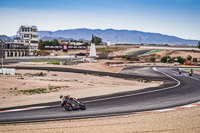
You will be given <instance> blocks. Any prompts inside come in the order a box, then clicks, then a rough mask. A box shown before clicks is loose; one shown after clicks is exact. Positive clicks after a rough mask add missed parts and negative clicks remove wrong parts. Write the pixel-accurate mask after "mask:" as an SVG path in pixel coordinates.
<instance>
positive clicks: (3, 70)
mask: <svg viewBox="0 0 200 133" xmlns="http://www.w3.org/2000/svg"><path fill="white" fill-rule="evenodd" d="M0 74H3V75H15V69H13V68H1V69H0Z"/></svg>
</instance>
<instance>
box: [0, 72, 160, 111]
mask: <svg viewBox="0 0 200 133" xmlns="http://www.w3.org/2000/svg"><path fill="white" fill-rule="evenodd" d="M40 72H43V73H45V74H47V75H46V76H30V75H27V76H26V74H27V73H29V74H35V73H40ZM16 73H17V75H15V76H11V75H0V84H1V86H0V90H1V93H0V103H1V108H4V107H11V106H19V105H28V104H36V103H46V102H53V101H58V100H59V96H60V94H63V95H71V96H73V97H76V98H83V97H90V96H99V95H106V94H112V93H118V92H124V91H132V90H138V89H144V88H148V87H154V86H159V85H160V84H162V83H161V82H151V83H142V82H138V81H136V80H127V79H120V78H112V77H108V76H99V75H96V76H95V75H88V74H76V73H66V72H65V73H64V72H51V71H41V70H40V71H38V70H17V71H16ZM49 86H54V87H59V89H58V90H55V92H47V93H42V94H30V93H28V94H23V93H22V92H21V90H30V89H37V88H46V89H47V90H48V88H49ZM10 99H12V100H14V101H15V102H14V103H10V102H8V100H10Z"/></svg>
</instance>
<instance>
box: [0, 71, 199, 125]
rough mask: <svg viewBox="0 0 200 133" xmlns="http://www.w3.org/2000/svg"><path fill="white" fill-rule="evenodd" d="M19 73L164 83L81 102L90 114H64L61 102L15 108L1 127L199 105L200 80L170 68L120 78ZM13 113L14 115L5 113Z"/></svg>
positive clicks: (124, 74) (2, 117)
mask: <svg viewBox="0 0 200 133" xmlns="http://www.w3.org/2000/svg"><path fill="white" fill-rule="evenodd" d="M16 69H37V70H51V71H62V72H76V73H89V74H99V75H104V76H112V77H119V78H134V79H135V78H142V79H146V80H159V81H164V84H162V85H161V86H159V87H153V88H147V89H143V90H137V91H130V92H123V93H116V94H112V95H105V96H99V97H89V98H83V99H79V100H80V101H83V102H85V103H86V106H87V110H85V111H82V110H78V111H68V112H67V111H65V110H62V109H61V108H60V106H59V104H60V102H54V103H44V104H38V105H30V106H31V107H38V108H40V109H33V110H26V111H18V110H16V109H19V108H27V107H30V106H21V107H15V108H6V109H5V108H4V109H0V112H2V113H0V123H19V122H34V121H47V120H64V119H76V118H88V117H100V116H111V115H121V114H129V113H136V112H143V111H150V110H158V109H166V108H172V107H177V106H182V105H186V104H190V103H194V102H198V101H200V88H199V86H200V76H199V75H195V74H194V75H193V76H192V77H189V76H188V74H187V73H185V72H183V73H182V75H179V74H178V69H177V68H169V67H130V68H126V69H123V70H122V71H121V73H120V74H116V73H107V72H98V71H87V70H77V69H68V68H49V67H37V68H35V67H26V68H25V67H17V68H16ZM5 110H14V112H3V111H5Z"/></svg>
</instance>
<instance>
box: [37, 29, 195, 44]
mask: <svg viewBox="0 0 200 133" xmlns="http://www.w3.org/2000/svg"><path fill="white" fill-rule="evenodd" d="M38 34H39V39H42V40H43V39H44V40H45V38H46V40H48V39H47V38H48V37H50V34H51V37H50V38H55V39H56V38H57V39H58V38H60V39H62V40H68V39H69V38H70V39H71V38H72V39H75V40H79V39H84V40H91V38H92V34H94V35H95V36H98V37H100V38H102V41H103V42H107V40H110V41H111V42H112V43H119V44H122V43H123V44H124V43H127V44H140V43H145V44H169V45H189V46H191V45H193V46H196V45H197V43H198V40H187V39H182V38H178V37H175V36H168V35H163V34H159V33H149V32H142V31H136V30H114V29H106V30H101V29H94V30H93V29H86V28H82V29H69V30H57V31H54V32H52V31H38Z"/></svg>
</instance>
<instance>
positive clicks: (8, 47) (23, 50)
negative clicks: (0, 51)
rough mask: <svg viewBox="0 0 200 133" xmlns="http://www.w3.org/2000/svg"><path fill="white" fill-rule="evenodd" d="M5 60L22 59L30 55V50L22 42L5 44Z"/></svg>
mask: <svg viewBox="0 0 200 133" xmlns="http://www.w3.org/2000/svg"><path fill="white" fill-rule="evenodd" d="M4 55H5V58H8V57H22V56H28V55H29V48H28V46H25V45H24V43H20V42H5V49H4Z"/></svg>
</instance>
